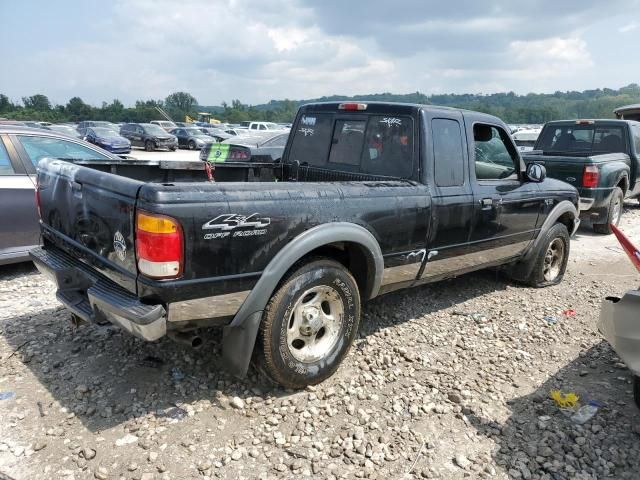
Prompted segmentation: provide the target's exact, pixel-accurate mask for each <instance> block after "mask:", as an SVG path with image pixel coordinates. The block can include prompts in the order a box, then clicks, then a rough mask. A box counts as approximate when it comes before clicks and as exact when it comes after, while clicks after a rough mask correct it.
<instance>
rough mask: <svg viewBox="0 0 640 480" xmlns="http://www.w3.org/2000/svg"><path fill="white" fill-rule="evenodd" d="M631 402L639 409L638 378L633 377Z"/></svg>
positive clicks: (639, 386)
mask: <svg viewBox="0 0 640 480" xmlns="http://www.w3.org/2000/svg"><path fill="white" fill-rule="evenodd" d="M633 400H634V401H635V402H636V407H638V408H640V377H639V376H637V375H634V376H633Z"/></svg>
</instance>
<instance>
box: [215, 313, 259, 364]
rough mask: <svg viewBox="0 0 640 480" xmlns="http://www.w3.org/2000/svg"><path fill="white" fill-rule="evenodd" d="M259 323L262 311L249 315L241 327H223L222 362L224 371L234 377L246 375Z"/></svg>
mask: <svg viewBox="0 0 640 480" xmlns="http://www.w3.org/2000/svg"><path fill="white" fill-rule="evenodd" d="M261 321H262V310H261V311H259V312H255V313H252V314H251V315H249V316H248V317H247V318H246V320H245V321H244V322H242V325H239V326H237V327H232V326H227V327H224V330H223V333H222V360H223V362H224V367H225V369H226V370H228V371H229V373H231V374H232V375H234V376H236V377H245V376H246V375H247V370H249V363H250V362H251V355H252V354H253V347H254V346H255V343H256V338H257V336H258V328H259V327H260V322H261Z"/></svg>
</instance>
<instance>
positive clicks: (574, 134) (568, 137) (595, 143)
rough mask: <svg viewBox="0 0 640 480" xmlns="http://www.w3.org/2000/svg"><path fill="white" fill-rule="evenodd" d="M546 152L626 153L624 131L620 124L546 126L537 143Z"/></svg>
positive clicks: (537, 146)
mask: <svg viewBox="0 0 640 480" xmlns="http://www.w3.org/2000/svg"><path fill="white" fill-rule="evenodd" d="M536 149H537V150H542V151H543V152H545V153H584V154H591V153H618V152H622V153H624V152H625V151H626V148H625V142H624V131H623V129H622V126H621V125H620V126H618V125H602V126H600V125H595V124H593V123H591V124H569V125H549V126H547V127H545V128H544V130H543V131H542V134H541V136H540V138H539V140H538V143H537V144H536Z"/></svg>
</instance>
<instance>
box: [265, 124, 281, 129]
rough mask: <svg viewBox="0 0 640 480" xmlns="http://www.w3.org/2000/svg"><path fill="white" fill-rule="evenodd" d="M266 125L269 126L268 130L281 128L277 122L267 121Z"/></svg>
mask: <svg viewBox="0 0 640 480" xmlns="http://www.w3.org/2000/svg"><path fill="white" fill-rule="evenodd" d="M264 125H265V126H266V127H267V130H279V129H280V127H279V126H278V125H277V124H275V123H265V124H264Z"/></svg>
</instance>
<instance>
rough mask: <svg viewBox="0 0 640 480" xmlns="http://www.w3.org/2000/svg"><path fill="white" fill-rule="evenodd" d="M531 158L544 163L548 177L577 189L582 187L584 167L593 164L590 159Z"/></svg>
mask: <svg viewBox="0 0 640 480" xmlns="http://www.w3.org/2000/svg"><path fill="white" fill-rule="evenodd" d="M530 158H532V159H533V158H535V160H536V161H542V162H544V166H545V168H546V169H547V176H548V177H550V178H556V179H558V180H562V181H563V182H567V183H569V184H571V185H573V186H574V187H576V188H580V187H582V173H583V170H584V166H585V165H590V164H592V163H593V162H592V161H591V159H590V158H589V157H557V156H551V155H538V156H535V157H530Z"/></svg>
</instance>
